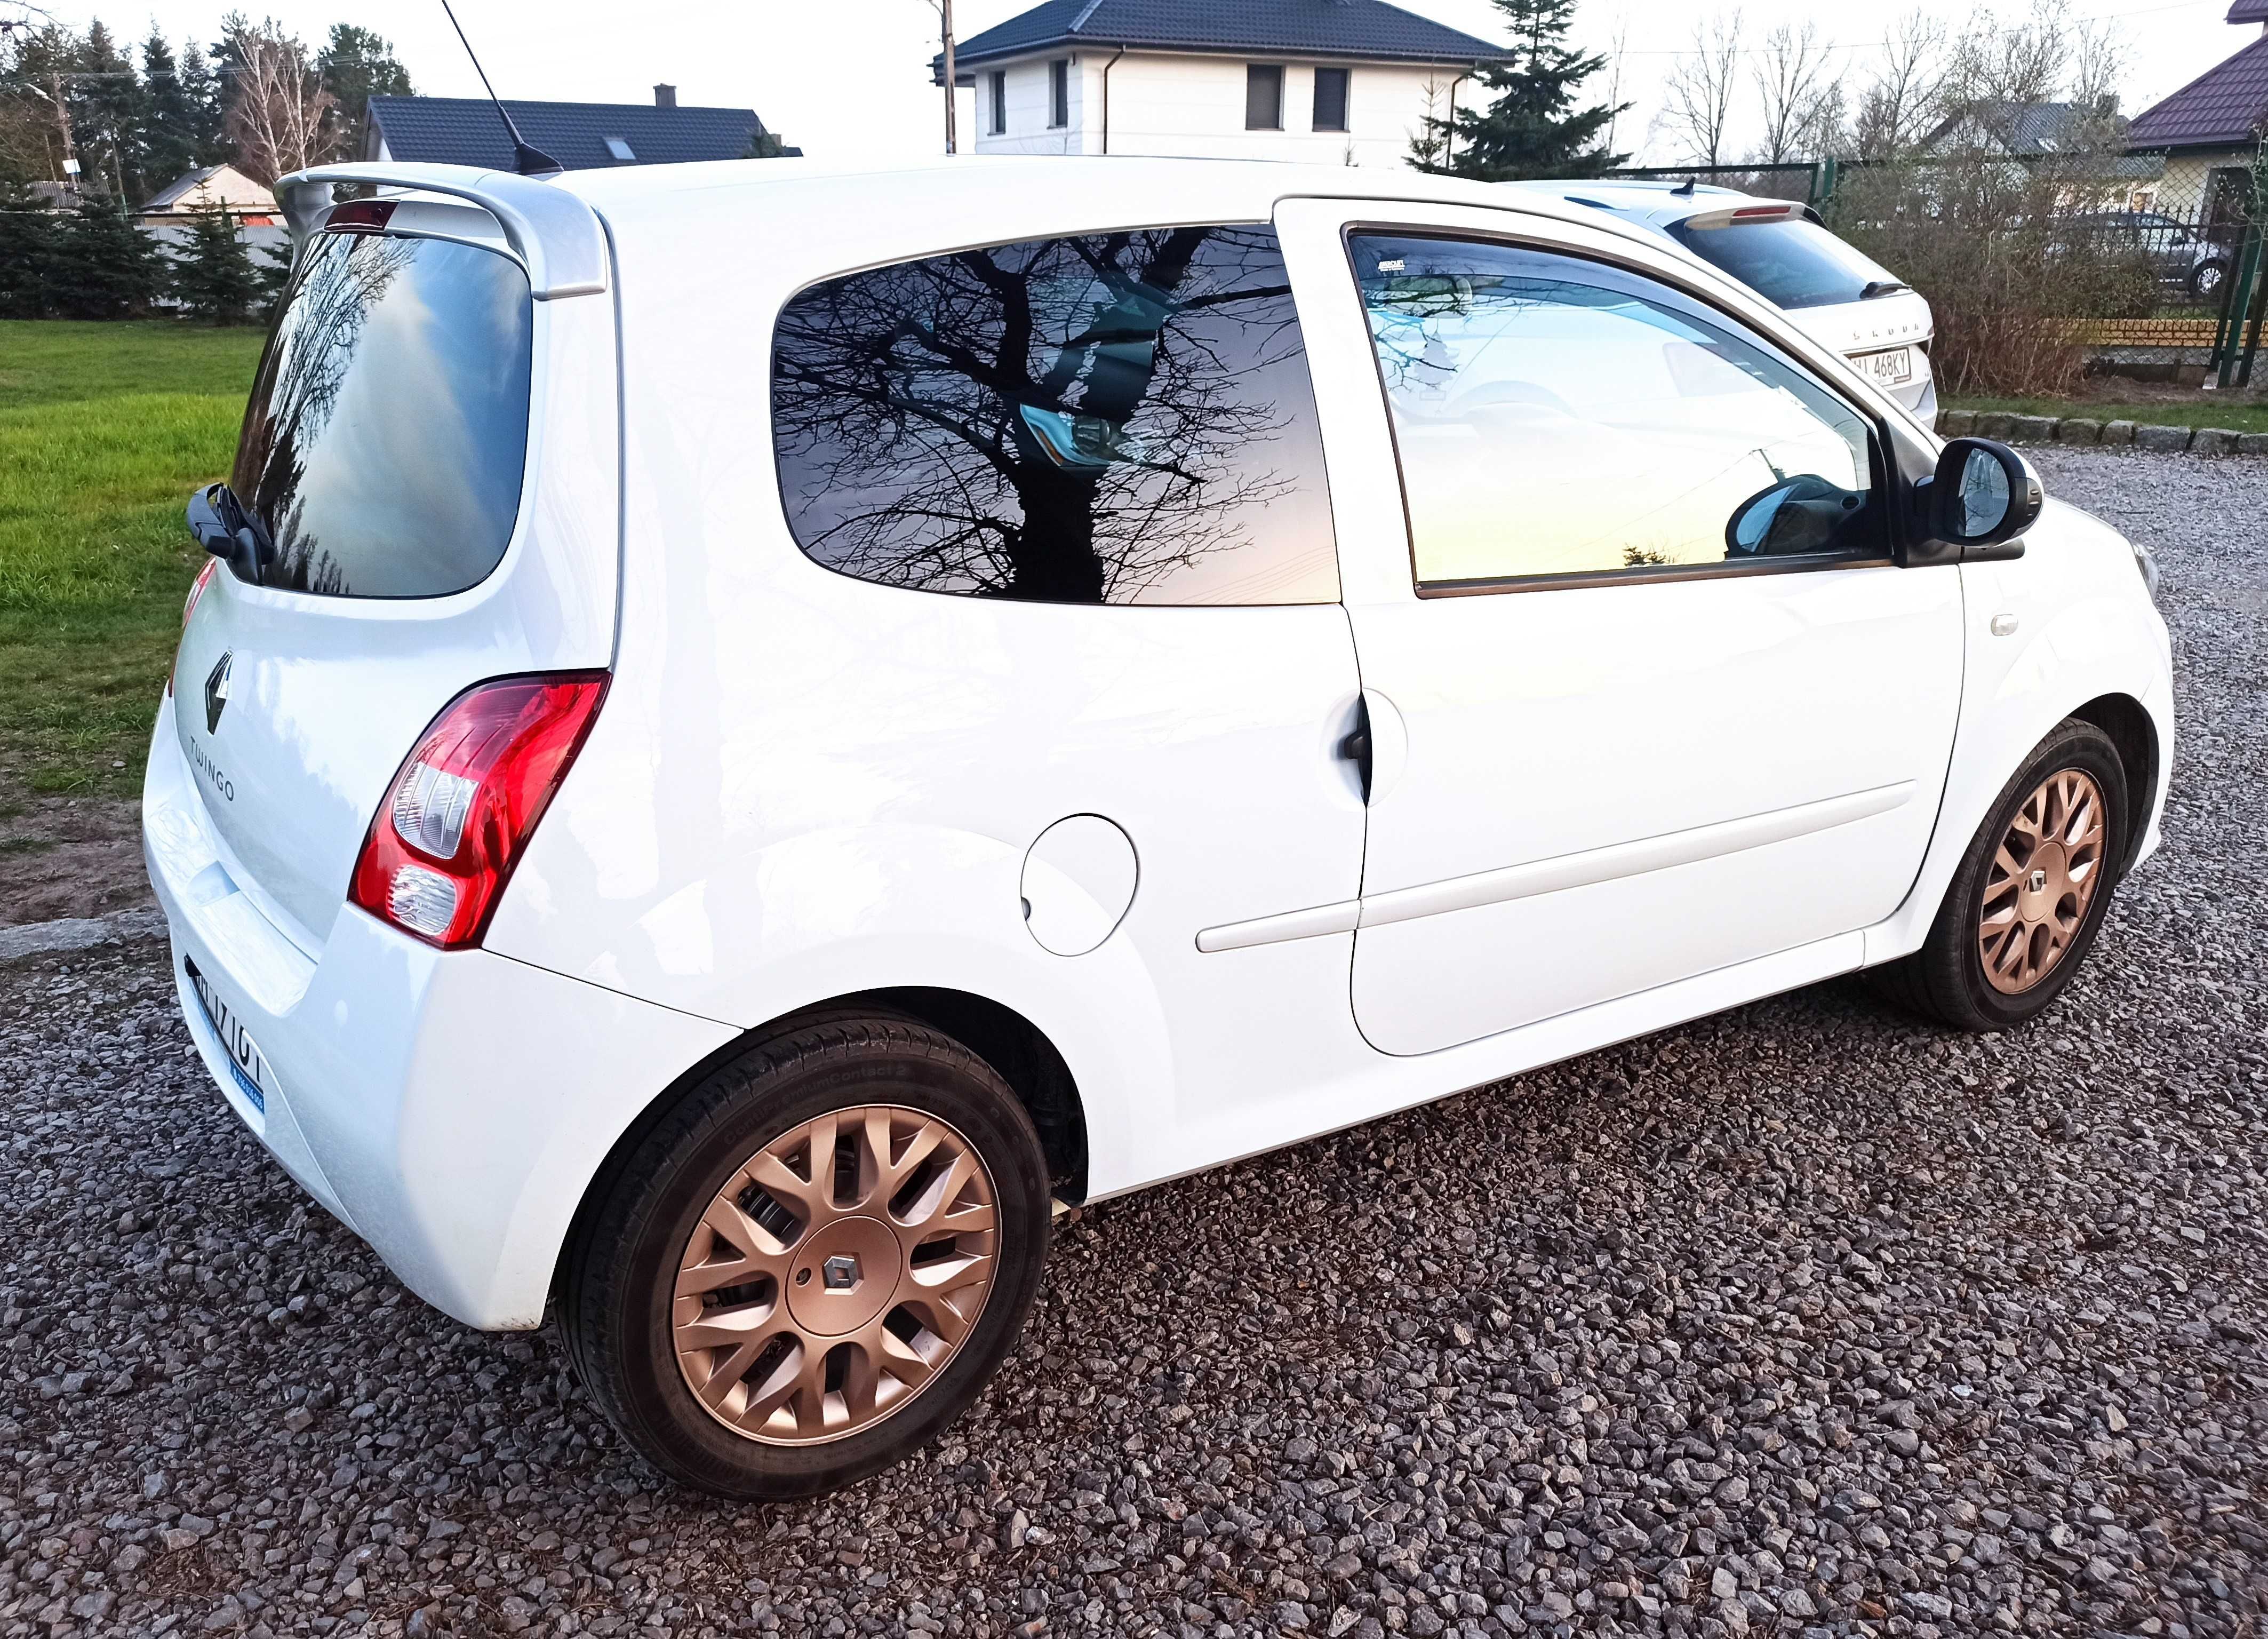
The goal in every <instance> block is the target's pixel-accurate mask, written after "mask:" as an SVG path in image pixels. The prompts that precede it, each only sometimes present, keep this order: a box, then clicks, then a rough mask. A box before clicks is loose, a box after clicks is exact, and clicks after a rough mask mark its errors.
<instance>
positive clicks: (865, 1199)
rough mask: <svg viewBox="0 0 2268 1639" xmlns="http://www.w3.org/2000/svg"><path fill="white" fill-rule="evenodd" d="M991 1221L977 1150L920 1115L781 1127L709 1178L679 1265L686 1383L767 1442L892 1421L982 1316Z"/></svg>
mask: <svg viewBox="0 0 2268 1639" xmlns="http://www.w3.org/2000/svg"><path fill="white" fill-rule="evenodd" d="M998 1222H999V1218H998V1211H997V1210H996V1207H995V1202H994V1197H993V1191H992V1175H991V1174H990V1172H989V1171H987V1170H985V1167H984V1163H983V1159H982V1158H981V1157H980V1156H979V1155H977V1154H976V1150H975V1149H974V1148H971V1147H970V1145H969V1143H968V1140H967V1139H965V1138H963V1137H961V1134H960V1133H957V1132H955V1131H954V1129H953V1128H952V1127H951V1126H948V1125H947V1124H946V1123H945V1122H943V1121H940V1120H939V1119H937V1118H936V1117H935V1116H932V1115H928V1114H925V1113H924V1112H923V1111H918V1110H908V1109H904V1108H902V1107H901V1106H899V1105H896V1104H869V1105H865V1106H863V1107H861V1108H858V1109H855V1110H837V1111H834V1112H832V1113H831V1114H828V1115H823V1116H820V1117H818V1118H816V1119H813V1120H810V1121H806V1122H805V1123H803V1125H802V1126H798V1127H795V1128H793V1129H792V1130H790V1131H789V1132H786V1133H782V1134H781V1135H780V1136H779V1137H778V1138H776V1139H774V1140H773V1141H771V1142H770V1143H769V1144H767V1145H765V1146H764V1147H763V1148H762V1149H760V1150H758V1151H757V1152H756V1153H755V1155H751V1156H750V1157H748V1159H747V1162H745V1163H742V1165H741V1166H740V1169H739V1170H737V1171H736V1172H734V1173H733V1176H732V1177H731V1178H728V1179H726V1180H725V1186H724V1187H723V1188H722V1189H720V1190H718V1192H717V1194H716V1197H715V1199H714V1200H711V1202H710V1203H709V1209H708V1210H707V1211H706V1212H704V1213H703V1214H701V1222H699V1223H698V1224H696V1226H695V1227H694V1230H693V1233H692V1235H691V1237H689V1238H688V1240H687V1242H686V1245H685V1253H684V1256H683V1257H682V1258H681V1259H679V1263H678V1271H677V1285H676V1290H675V1294H674V1299H673V1302H672V1305H671V1313H670V1325H671V1331H672V1334H673V1335H672V1341H673V1342H674V1345H675V1347H676V1350H677V1365H678V1370H680V1371H681V1372H682V1373H683V1374H684V1377H685V1385H686V1387H687V1388H689V1389H690V1390H692V1392H693V1397H694V1399H697V1400H699V1401H700V1402H701V1404H702V1406H703V1407H705V1408H706V1409H707V1411H708V1413H709V1414H710V1415H711V1416H712V1417H714V1418H715V1419H717V1421H719V1422H721V1423H723V1424H724V1425H725V1427H726V1428H728V1429H732V1430H733V1432H735V1433H736V1434H740V1435H745V1436H747V1437H748V1438H749V1439H751V1440H758V1441H762V1442H763V1443H766V1444H771V1445H816V1444H819V1443H823V1442H825V1441H828V1440H837V1439H840V1438H842V1437H843V1436H845V1435H848V1434H853V1433H856V1432H857V1431H858V1430H859V1429H864V1428H866V1427H868V1426H869V1425H871V1424H873V1423H875V1422H877V1421H880V1420H881V1419H882V1418H885V1417H887V1416H889V1415H891V1414H893V1413H895V1411H897V1410H898V1408H899V1407H901V1406H903V1405H905V1404H906V1402H907V1401H909V1400H910V1399H913V1397H914V1396H915V1395H917V1394H918V1393H920V1392H921V1391H922V1390H923V1389H924V1388H925V1387H927V1386H928V1384H930V1383H931V1382H932V1380H934V1379H935V1377H937V1374H938V1373H939V1372H940V1371H942V1370H944V1369H945V1364H946V1362H947V1361H949V1360H951V1359H952V1358H953V1356H954V1354H955V1353H956V1352H958V1350H959V1349H960V1347H961V1344H962V1342H963V1341H964V1340H967V1338H968V1334H969V1333H970V1332H971V1331H972V1330H973V1329H974V1328H975V1326H976V1320H977V1318H978V1317H979V1316H980V1315H982V1314H983V1310H984V1300H985V1299H986V1298H987V1297H988V1296H990V1294H991V1290H992V1274H993V1269H994V1267H995V1266H996V1264H997V1262H998Z"/></svg>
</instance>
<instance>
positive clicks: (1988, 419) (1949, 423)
mask: <svg viewBox="0 0 2268 1639" xmlns="http://www.w3.org/2000/svg"><path fill="white" fill-rule="evenodd" d="M1937 430H1938V431H1939V432H1940V433H1942V434H1944V435H1945V436H1946V437H1947V438H1949V439H1957V438H1968V437H1971V436H1974V437H1977V438H1980V439H2001V440H2002V441H2004V442H2006V443H2010V444H2096V445H2101V444H2131V445H2132V446H2133V447H2135V448H2137V449H2147V450H2166V451H2173V450H2187V451H2189V452H2190V454H2193V455H2268V432H2237V431H2235V429H2234V428H2231V427H2168V426H2159V425H2155V424H2154V423H2136V422H2132V421H2096V420H2094V419H2092V418H2091V417H2086V416H2013V415H2009V414H2008V413H2007V412H2006V411H2004V410H1939V411H1938V412H1937Z"/></svg>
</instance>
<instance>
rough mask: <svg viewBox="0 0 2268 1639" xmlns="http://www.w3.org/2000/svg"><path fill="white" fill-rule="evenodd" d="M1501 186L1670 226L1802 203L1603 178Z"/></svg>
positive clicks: (1723, 190) (1733, 191) (1720, 190)
mask: <svg viewBox="0 0 2268 1639" xmlns="http://www.w3.org/2000/svg"><path fill="white" fill-rule="evenodd" d="M1498 186H1499V187H1501V188H1515V189H1517V190H1519V191H1520V192H1521V193H1522V194H1526V195H1529V196H1541V197H1543V198H1549V199H1556V200H1559V201H1561V202H1563V203H1573V204H1577V205H1579V206H1580V207H1581V208H1583V209H1585V210H1591V211H1593V212H1594V213H1595V212H1597V211H1598V210H1599V208H1600V207H1601V206H1603V207H1605V208H1606V209H1607V210H1610V211H1616V212H1621V213H1626V214H1627V215H1629V216H1631V217H1635V218H1638V219H1640V220H1642V221H1645V222H1646V223H1647V224H1649V225H1653V226H1667V225H1669V224H1670V223H1672V222H1683V220H1684V219H1685V218H1688V217H1697V216H1705V215H1707V214H1709V213H1710V212H1712V211H1717V210H1732V209H1734V208H1736V207H1738V206H1741V205H1751V204H1788V203H1800V201H1789V200H1781V199H1767V198H1765V197H1764V196H1763V195H1761V194H1746V193H1742V191H1741V190H1740V189H1739V188H1709V187H1703V186H1696V187H1695V188H1694V189H1693V191H1692V192H1690V193H1681V192H1679V191H1678V190H1679V189H1680V188H1683V186H1684V184H1683V183H1682V182H1651V181H1634V180H1624V179H1619V178H1602V179H1601V180H1599V181H1568V182H1548V181H1547V182H1502V183H1499V184H1498ZM1585 202H1590V203H1585Z"/></svg>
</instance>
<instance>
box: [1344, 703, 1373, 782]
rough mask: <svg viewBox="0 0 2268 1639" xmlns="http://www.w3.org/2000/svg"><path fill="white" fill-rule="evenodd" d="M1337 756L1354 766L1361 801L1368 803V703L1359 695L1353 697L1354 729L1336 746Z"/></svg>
mask: <svg viewBox="0 0 2268 1639" xmlns="http://www.w3.org/2000/svg"><path fill="white" fill-rule="evenodd" d="M1337 756H1338V757H1339V758H1340V759H1341V760H1342V761H1344V762H1348V763H1351V764H1354V777H1355V780H1356V782H1357V783H1358V784H1359V785H1360V786H1361V787H1362V800H1363V801H1365V802H1368V801H1370V702H1369V701H1367V700H1366V699H1364V698H1362V697H1361V696H1360V695H1357V696H1356V697H1355V702H1354V727H1352V728H1351V729H1350V730H1348V731H1347V734H1346V735H1345V737H1344V738H1343V739H1341V740H1340V742H1339V743H1338V746H1337Z"/></svg>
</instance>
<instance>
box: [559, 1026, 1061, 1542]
mask: <svg viewBox="0 0 2268 1639" xmlns="http://www.w3.org/2000/svg"><path fill="white" fill-rule="evenodd" d="M1048 1216H1049V1201H1048V1174H1047V1163H1046V1161H1045V1159H1044V1157H1043V1156H1042V1153H1041V1148H1040V1142H1039V1139H1038V1137H1037V1135H1036V1134H1035V1132H1034V1131H1033V1127H1032V1123H1031V1120H1030V1118H1029V1117H1028V1116H1027V1114H1026V1113H1025V1111H1024V1110H1023V1107H1022V1106H1021V1105H1020V1104H1018V1102H1017V1101H1016V1098H1015V1096H1014V1095H1013V1093H1012V1092H1010V1091H1009V1089H1008V1088H1007V1087H1006V1086H1005V1084H1004V1083H1003V1082H1001V1080H1000V1078H999V1077H998V1075H997V1074H994V1073H993V1071H992V1069H991V1067H990V1066H989V1065H987V1064H986V1063H985V1062H984V1061H983V1059H979V1058H978V1057H976V1054H974V1053H972V1052H969V1051H968V1049H967V1048H965V1047H963V1046H961V1045H960V1044H959V1043H957V1042H954V1041H953V1040H952V1039H950V1038H949V1037H945V1036H942V1035H939V1033H937V1032H936V1031H934V1030H930V1029H929V1028H928V1027H927V1026H925V1025H922V1024H919V1023H915V1022H914V1021H911V1020H909V1019H904V1018H902V1017H896V1016H887V1015H885V1016H875V1017H861V1016H843V1015H836V1016H831V1017H829V1018H828V1019H826V1020H824V1021H819V1022H806V1023H804V1024H803V1025H801V1026H799V1027H798V1028H796V1029H793V1030H790V1031H789V1032H788V1033H786V1034H784V1035H782V1036H779V1037H774V1038H772V1039H770V1040H768V1041H765V1042H763V1043H762V1044H760V1045H757V1046H755V1047H753V1048H751V1049H750V1050H748V1051H747V1052H746V1053H744V1054H742V1055H741V1056H740V1058H738V1059H734V1060H733V1061H732V1062H731V1063H729V1064H728V1065H726V1066H725V1067H722V1068H720V1069H718V1070H716V1071H713V1072H711V1074H709V1075H707V1076H706V1077H704V1078H703V1081H702V1082H700V1083H699V1084H698V1085H696V1087H695V1088H694V1089H692V1090H691V1091H690V1092H689V1093H688V1094H687V1095H686V1096H684V1097H683V1099H682V1100H681V1102H680V1103H679V1104H677V1105H676V1106H675V1107H674V1109H672V1110H671V1111H669V1113H668V1114H667V1115H666V1116H665V1117H664V1118H663V1119H661V1120H660V1121H659V1123H658V1124H657V1125H656V1126H655V1127H654V1128H653V1130H652V1131H651V1132H650V1133H647V1134H646V1135H645V1136H644V1138H643V1139H641V1140H640V1141H638V1142H637V1144H636V1145H635V1146H634V1147H633V1148H632V1150H631V1152H630V1155H628V1157H627V1158H626V1159H625V1160H624V1161H623V1163H622V1164H621V1165H620V1166H619V1167H617V1168H616V1169H615V1172H614V1174H613V1176H612V1177H611V1178H610V1179H609V1180H608V1183H607V1184H606V1185H605V1186H604V1189H603V1193H602V1195H601V1197H600V1200H599V1201H598V1202H597V1204H596V1207H595V1209H594V1210H593V1211H592V1212H591V1213H589V1214H587V1215H586V1218H585V1222H584V1224H583V1226H582V1229H581V1230H580V1232H579V1233H578V1237H577V1240H576V1244H575V1247H574V1250H573V1252H572V1254H571V1261H570V1266H569V1269H568V1272H567V1278H566V1282H565V1287H564V1290H563V1302H562V1318H563V1323H564V1326H565V1330H566V1332H567V1334H568V1339H569V1343H570V1347H571V1349H572V1351H573V1353H574V1355H575V1358H576V1362H577V1364H578V1368H579V1370H580V1371H581V1373H582V1377H583V1379H584V1382H585V1384H586V1385H587V1386H588V1387H589V1388H590V1390H591V1392H592V1394H593V1397H594V1398H595V1399H597V1400H598V1402H599V1404H600V1406H601V1408H603V1409H604V1410H605V1412H606V1413H607V1414H608V1417H609V1418H610V1419H612V1421H614V1423H615V1427H616V1428H618V1429H621V1431H622V1434H623V1435H624V1436H626V1437H627V1438H628V1439H629V1440H630V1443H632V1444H633V1445H634V1446H636V1447H637V1450H638V1451H639V1452H640V1453H641V1454H642V1455H644V1457H645V1458H647V1459H648V1460H649V1461H650V1462H652V1464H653V1465H654V1466H656V1467H657V1468H659V1469H660V1470H661V1471H662V1472H663V1473H666V1474H668V1475H669V1476H670V1477H671V1478H673V1479H674V1480H680V1481H681V1482H683V1483H684V1484H687V1485H690V1486H696V1487H698V1488H701V1489H703V1490H707V1491H712V1492H715V1493H717V1494H718V1495H725V1496H732V1497H743V1498H758V1499H762V1498H785V1497H797V1496H807V1495H812V1494H814V1493H815V1492H819V1491H824V1490H828V1489H830V1488H834V1487H836V1486H840V1485H844V1484H847V1483H849V1482H850V1481H852V1480H858V1479H861V1478H863V1477H865V1475H867V1474H871V1473H874V1472H876V1471H877V1470H879V1469H881V1468H884V1467H887V1466H889V1465H890V1464H892V1463H895V1462H896V1461H898V1460H899V1459H900V1458H903V1457H904V1456H906V1455H907V1454H909V1452H911V1451H914V1450H916V1449H917V1447H919V1446H920V1445H922V1444H923V1443H925V1442H926V1441H928V1440H929V1439H931V1438H932V1436H935V1435H936V1434H937V1433H938V1432H939V1430H941V1429H943V1428H944V1427H945V1426H946V1424H947V1423H949V1422H951V1421H953V1419H954V1417H956V1416H958V1415H959V1414H961V1411H962V1410H963V1409H965V1408H966V1407H967V1406H968V1404H969V1402H970V1401H971V1400H973V1399H975V1398H976V1394H977V1393H978V1392H979V1391H980V1390H981V1389H982V1388H983V1385H984V1383H985V1381H986V1380H987V1379H988V1378H989V1377H990V1376H991V1374H992V1372H993V1370H994V1369H995V1368H996V1367H997V1366H998V1364H999V1362H1000V1361H1001V1359H1002V1357H1003V1356H1005V1355H1006V1353H1007V1352H1008V1350H1009V1348H1010V1347H1012V1346H1013V1344H1014V1342H1015V1339H1016V1335H1017V1333H1018V1332H1019V1331H1020V1329H1021V1328H1022V1325H1023V1322H1024V1318H1025V1316H1026V1314H1027V1311H1028V1310H1029V1309H1030V1307H1031V1303H1032V1297H1033V1295H1034V1293H1035V1291H1036V1290H1037V1289H1038V1286H1039V1278H1040V1271H1041V1266H1042V1262H1043V1260H1044V1259H1045V1256H1046V1251H1047V1237H1048Z"/></svg>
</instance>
